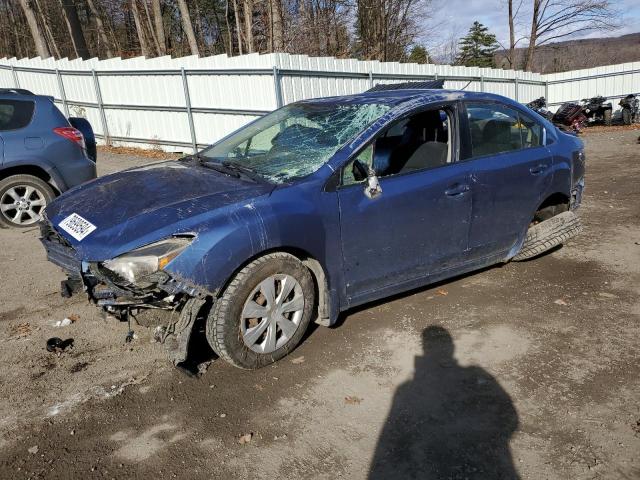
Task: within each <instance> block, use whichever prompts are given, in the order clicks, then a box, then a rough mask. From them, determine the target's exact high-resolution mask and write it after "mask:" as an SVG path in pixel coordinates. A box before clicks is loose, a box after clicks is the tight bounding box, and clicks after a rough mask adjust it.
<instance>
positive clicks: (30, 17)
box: [20, 0, 51, 58]
mask: <svg viewBox="0 0 640 480" xmlns="http://www.w3.org/2000/svg"><path fill="white" fill-rule="evenodd" d="M20 5H21V6H22V10H24V16H25V17H26V18H27V24H28V25H29V30H31V36H32V37H33V43H35V45H36V52H37V53H38V55H39V56H40V57H41V58H49V57H50V56H51V52H49V47H47V42H46V40H45V38H44V35H43V34H42V30H40V25H38V20H37V19H36V14H35V12H34V11H33V8H31V2H30V1H29V0H20Z"/></svg>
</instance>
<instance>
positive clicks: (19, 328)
mask: <svg viewBox="0 0 640 480" xmlns="http://www.w3.org/2000/svg"><path fill="white" fill-rule="evenodd" d="M30 333H31V325H29V324H28V323H19V324H18V325H14V326H12V327H11V334H12V335H13V336H16V337H18V338H19V337H26V336H27V335H29V334H30Z"/></svg>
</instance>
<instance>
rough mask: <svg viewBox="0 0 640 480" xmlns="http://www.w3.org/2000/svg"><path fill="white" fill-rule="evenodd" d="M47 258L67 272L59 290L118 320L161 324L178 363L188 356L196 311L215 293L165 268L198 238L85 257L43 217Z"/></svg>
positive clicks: (185, 237) (173, 239)
mask: <svg viewBox="0 0 640 480" xmlns="http://www.w3.org/2000/svg"><path fill="white" fill-rule="evenodd" d="M40 232H41V241H42V244H43V245H44V247H45V250H46V252H47V259H48V260H49V261H50V262H52V263H54V264H56V265H58V266H59V267H61V268H62V269H63V270H64V272H65V273H66V274H67V279H66V280H64V281H62V283H61V289H60V293H61V295H62V296H63V297H71V296H73V295H76V294H81V293H84V294H86V295H87V298H88V299H89V300H90V301H92V302H94V303H95V304H96V305H97V306H98V307H100V308H102V309H103V311H104V312H105V313H108V314H111V315H112V316H114V317H116V318H118V319H119V320H120V321H126V322H130V321H131V320H132V319H133V320H134V321H136V322H137V323H139V324H141V325H144V326H148V327H151V326H159V327H161V328H160V329H159V332H160V335H159V337H160V338H159V340H160V341H162V342H163V343H164V344H165V346H166V348H167V351H168V353H169V357H170V359H171V361H172V362H173V363H174V365H177V364H179V363H181V362H184V361H185V360H186V358H187V347H188V343H189V338H190V336H191V332H192V330H193V326H194V323H195V320H196V318H197V315H198V312H199V311H200V310H201V309H202V307H203V306H204V305H205V304H207V303H210V302H211V296H210V295H209V294H208V293H207V292H204V291H202V290H201V289H199V288H198V287H197V286H195V285H192V284H190V283H188V282H185V281H182V280H179V279H176V278H173V277H172V276H171V275H170V274H169V273H167V272H166V271H165V270H164V267H166V266H167V265H168V264H169V263H170V262H171V261H172V260H173V259H174V258H175V257H177V256H178V255H179V254H180V253H181V252H182V251H183V250H184V249H185V248H186V247H187V246H188V245H189V244H190V243H191V242H192V241H193V239H194V238H195V235H190V234H185V235H180V236H174V237H171V238H168V239H165V240H162V241H159V242H155V243H153V244H150V245H146V246H144V247H141V248H138V249H136V250H133V251H131V252H128V253H126V254H124V255H120V256H118V257H116V258H113V259H110V260H107V261H103V262H86V261H82V260H81V259H80V258H79V255H78V253H77V252H76V250H75V249H74V248H73V246H72V245H71V244H70V243H69V242H68V241H67V240H66V239H65V238H64V237H63V236H62V235H60V234H59V233H58V232H57V231H56V230H55V229H54V228H53V226H52V225H51V224H50V223H49V221H48V220H47V219H46V218H45V219H43V220H42V221H41V222H40Z"/></svg>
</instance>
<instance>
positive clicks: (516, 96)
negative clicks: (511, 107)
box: [514, 77, 518, 102]
mask: <svg viewBox="0 0 640 480" xmlns="http://www.w3.org/2000/svg"><path fill="white" fill-rule="evenodd" d="M514 80H515V87H516V93H515V98H514V100H515V101H516V102H517V101H518V77H515V79H514Z"/></svg>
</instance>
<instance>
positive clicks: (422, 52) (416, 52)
mask: <svg viewBox="0 0 640 480" xmlns="http://www.w3.org/2000/svg"><path fill="white" fill-rule="evenodd" d="M407 60H408V61H409V62H411V63H429V53H428V52H427V49H426V48H424V47H423V46H422V45H414V47H413V48H412V49H411V51H410V52H409V57H408V58H407Z"/></svg>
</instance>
